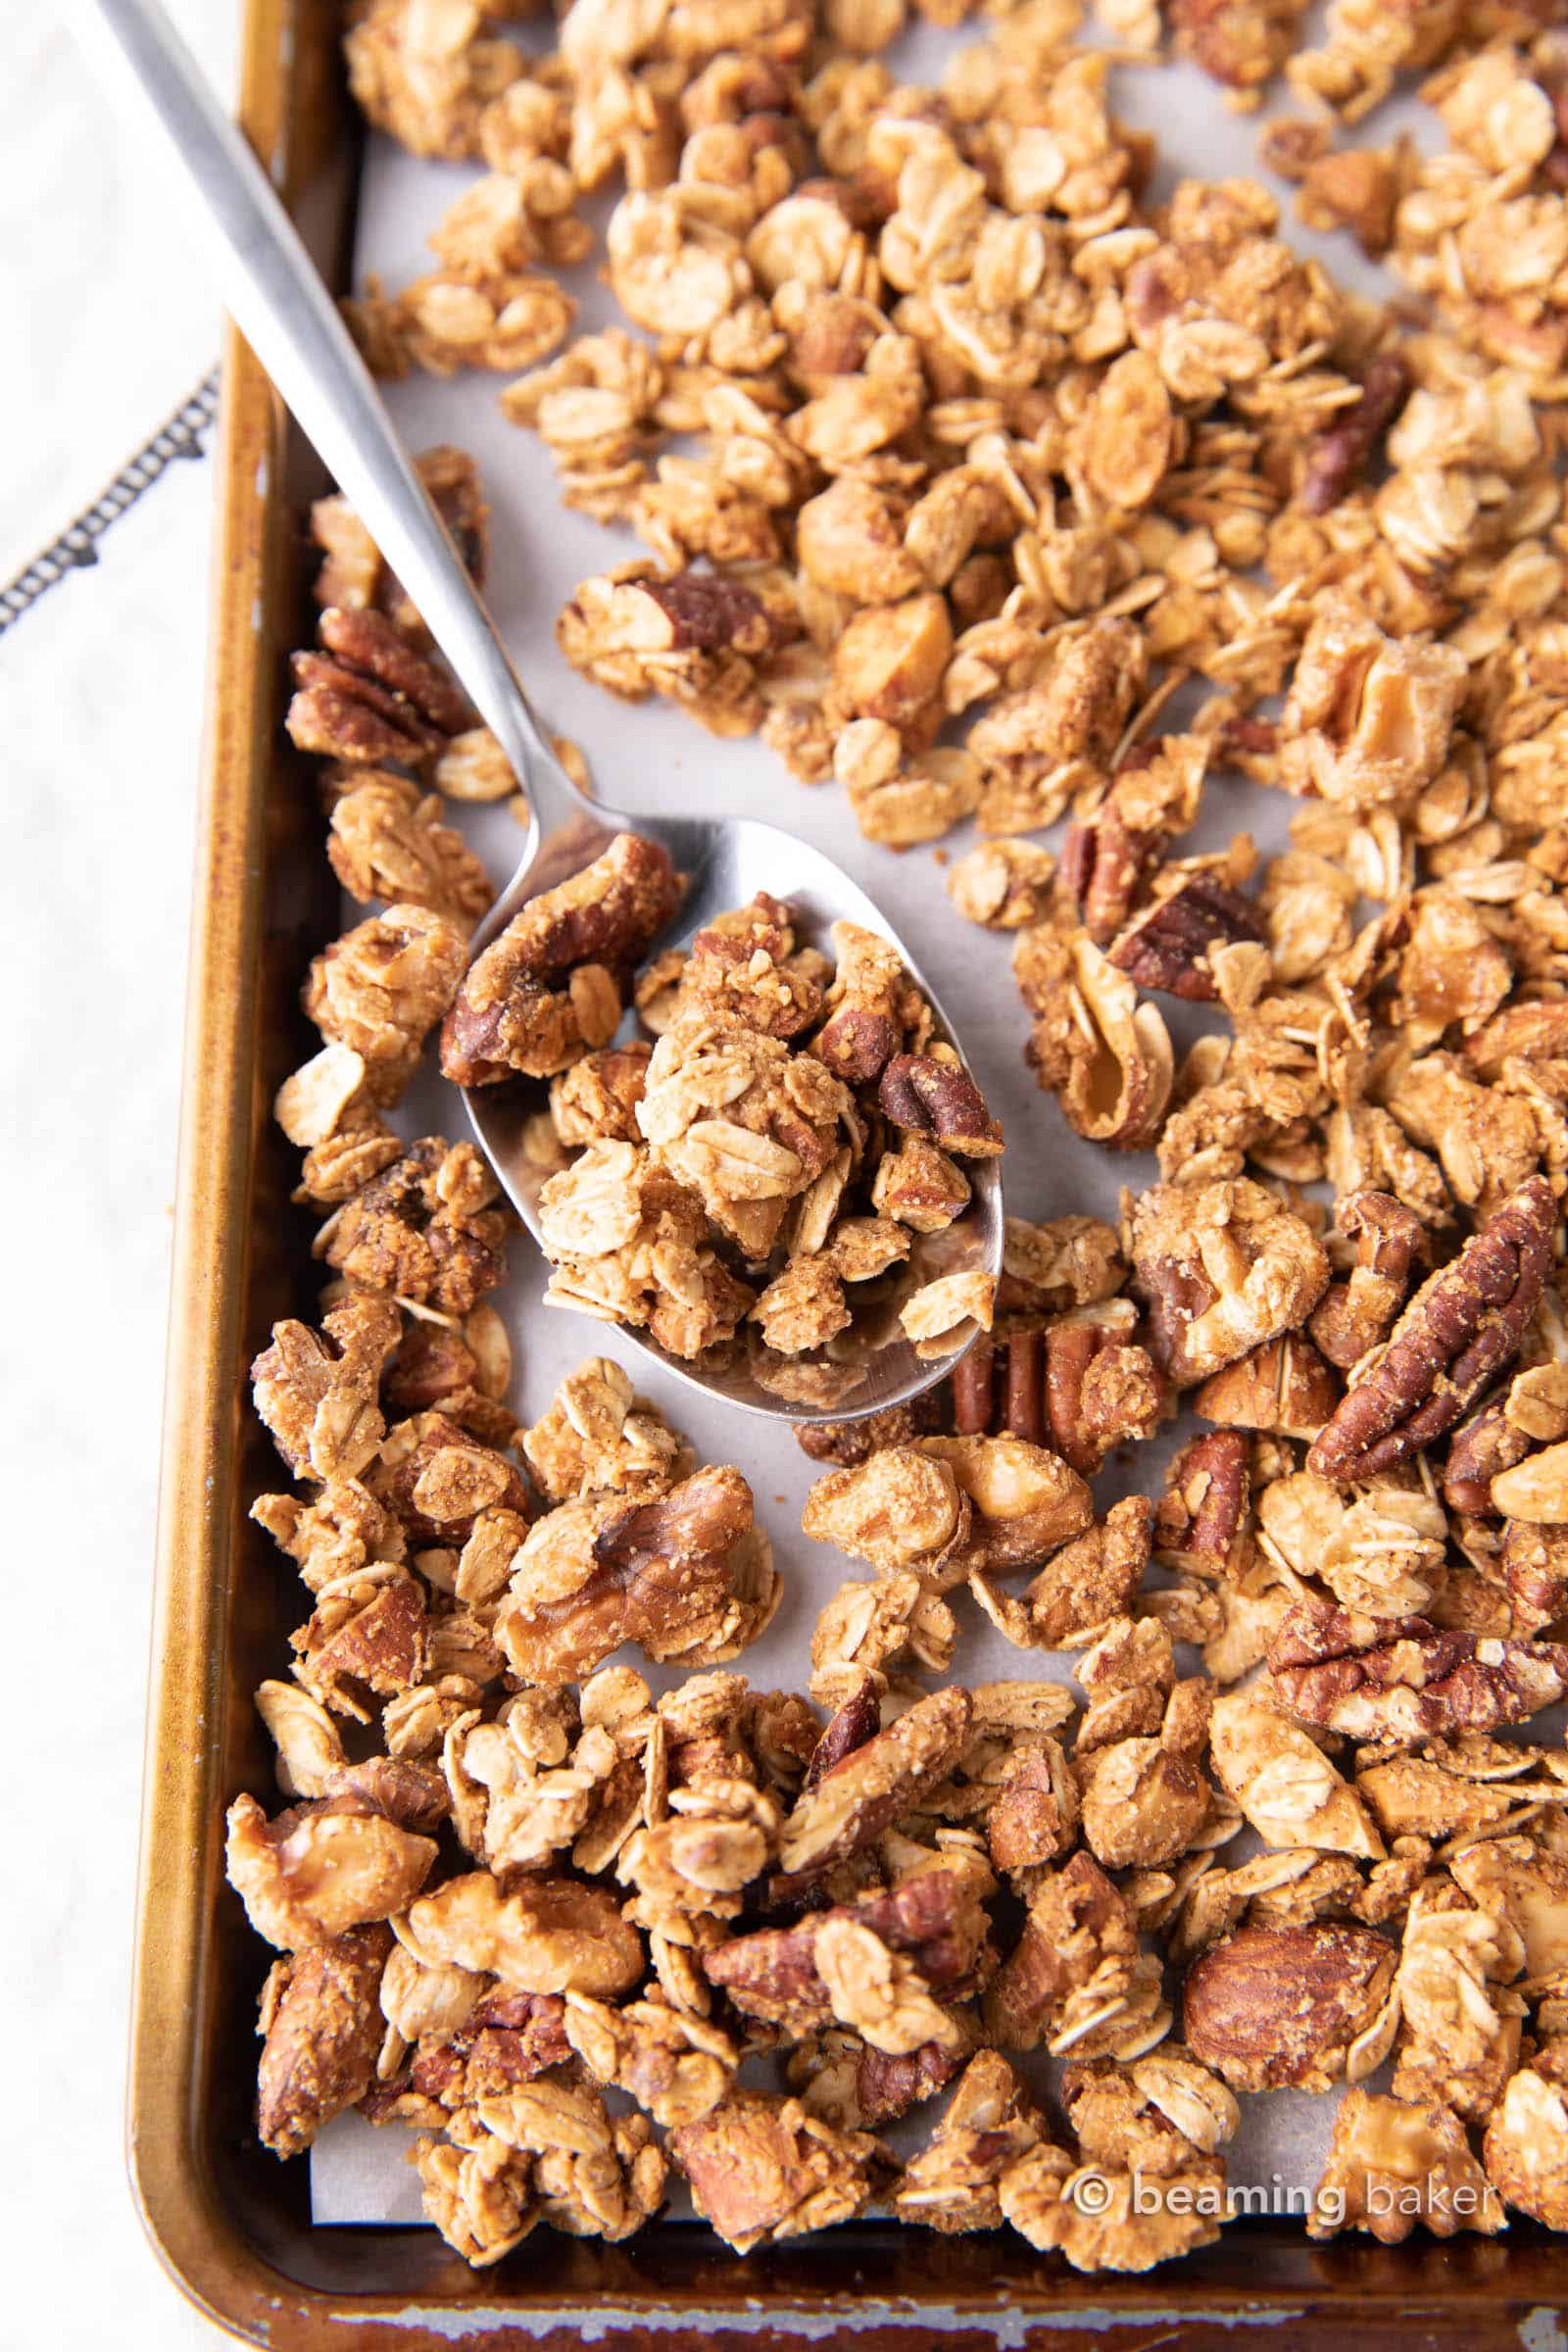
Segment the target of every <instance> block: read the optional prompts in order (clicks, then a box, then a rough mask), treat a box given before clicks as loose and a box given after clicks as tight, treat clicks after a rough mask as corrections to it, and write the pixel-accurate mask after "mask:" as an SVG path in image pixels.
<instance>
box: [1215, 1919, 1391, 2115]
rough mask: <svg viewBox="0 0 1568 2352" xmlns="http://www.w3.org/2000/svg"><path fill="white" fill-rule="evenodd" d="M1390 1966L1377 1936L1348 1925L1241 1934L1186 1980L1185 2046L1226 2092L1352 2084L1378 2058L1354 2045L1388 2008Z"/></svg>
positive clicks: (1381, 1939)
mask: <svg viewBox="0 0 1568 2352" xmlns="http://www.w3.org/2000/svg"><path fill="white" fill-rule="evenodd" d="M1395 1961H1396V1953H1395V1949H1394V1946H1393V1945H1392V1944H1391V1943H1388V1942H1387V1941H1385V1939H1384V1937H1383V1936H1378V1935H1375V1934H1374V1933H1373V1932H1372V1930H1371V1929H1370V1928H1362V1927H1356V1926H1353V1925H1351V1924H1350V1923H1348V1922H1342V1921H1337V1920H1319V1921H1315V1922H1313V1923H1311V1924H1310V1925H1308V1926H1306V1927H1298V1928H1243V1929H1242V1931H1241V1932H1240V1934H1239V1935H1236V1936H1231V1937H1230V1938H1229V1940H1228V1941H1226V1942H1224V1943H1219V1944H1216V1945H1215V1946H1214V1948H1213V1950H1212V1951H1209V1952H1205V1953H1204V1954H1203V1956H1202V1958H1201V1960H1199V1961H1197V1962H1196V1963H1195V1965H1194V1966H1193V1968H1192V1969H1191V1970H1190V1971H1189V1972H1188V1977H1187V1987H1186V1992H1185V1994H1184V1997H1183V2019H1184V2027H1185V2034H1186V2040H1187V2046H1188V2048H1189V2049H1190V2050H1191V2051H1192V2053H1193V2056H1194V2057H1195V2058H1200V2059H1201V2060H1202V2062H1203V2064H1204V2065H1205V2066H1211V2067H1213V2068H1214V2070H1215V2071H1216V2073H1218V2074H1221V2075H1223V2076H1224V2078H1225V2080H1226V2082H1229V2083H1230V2085H1231V2087H1232V2088H1233V2089H1234V2090H1279V2089H1281V2088H1283V2087H1285V2086H1286V2085H1288V2084H1289V2085H1291V2086H1293V2087H1296V2088H1299V2089H1302V2090H1327V2089H1328V2088H1329V2087H1330V2085H1331V2084H1332V2083H1335V2082H1340V2081H1342V2080H1343V2079H1344V2078H1345V2076H1346V2074H1347V2073H1348V2072H1349V2073H1350V2075H1351V2079H1352V2080H1353V2079H1354V2077H1355V2076H1356V2075H1357V2074H1360V2073H1364V2072H1366V2071H1368V2066H1367V2063H1366V2061H1368V2060H1369V2062H1370V2064H1371V2065H1376V2064H1377V2063H1378V2061H1379V2060H1380V2059H1381V2057H1382V2056H1383V2054H1384V2052H1383V2050H1382V2049H1381V2048H1379V2049H1377V2050H1376V2051H1375V2054H1372V2053H1371V2052H1369V2051H1368V2050H1367V2049H1366V2047H1365V2046H1364V2045H1363V2046H1361V2047H1355V2046H1353V2045H1357V2044H1361V2043H1362V2037H1363V2036H1364V2035H1365V2034H1367V2033H1368V2030H1369V2029H1370V2028H1371V2027H1373V2026H1374V2025H1375V2024H1376V2023H1377V2022H1378V2020H1379V2018H1380V2016H1381V2015H1382V2014H1383V2013H1384V2012H1385V2011H1386V2010H1387V2008H1388V1996H1389V1990H1390V1987H1391V1985H1392V1984H1393V1982H1394V1970H1395ZM1391 2022H1392V2021H1391Z"/></svg>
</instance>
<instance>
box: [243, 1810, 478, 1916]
mask: <svg viewBox="0 0 1568 2352" xmlns="http://www.w3.org/2000/svg"><path fill="white" fill-rule="evenodd" d="M435 1852H436V1849H435V1841H434V1839H433V1838H419V1837H416V1836H414V1835H413V1834H412V1833H411V1832H410V1831H408V1830H405V1829H401V1828H400V1827H399V1826H398V1824H397V1823H396V1822H395V1821H390V1820H388V1819H387V1817H386V1815H385V1814H384V1813H381V1812H379V1811H378V1810H377V1809H376V1808H375V1807H374V1806H372V1805H370V1804H369V1803H368V1802H367V1801H366V1800H364V1799H363V1798H358V1797H353V1796H336V1797H327V1798H325V1799H323V1800H322V1801H321V1802H320V1803H319V1804H305V1805H295V1806H292V1807H291V1808H290V1810H289V1811H288V1812H286V1813H279V1814H278V1815H277V1816H276V1817H275V1819H273V1820H272V1821H269V1820H268V1819H267V1816H266V1814H265V1813H264V1812H263V1811H262V1808H261V1806H260V1805H259V1804H258V1803H257V1802H256V1799H255V1797H253V1796H246V1795H241V1796H236V1797H235V1799H234V1802H233V1803H232V1804H231V1805H230V1806H229V1808H228V1847H227V1868H228V1878H229V1884H230V1886H231V1887H233V1888H234V1890H235V1892H236V1893H237V1894H238V1895H239V1897H240V1899H241V1901H242V1902H243V1903H244V1905H245V1909H246V1912H247V1914H248V1915H249V1918H250V1922H251V1925H252V1927H253V1928H254V1929H255V1930H256V1932H257V1934H258V1935H259V1936H266V1937H267V1940H268V1942H269V1943H275V1944H277V1945H278V1946H279V1947H280V1948H281V1949H282V1950H283V1951H298V1950H300V1949H301V1948H302V1947H303V1946H305V1945H309V1944H316V1943H330V1942H332V1941H333V1939H334V1938H335V1937H337V1936H346V1935H347V1934H348V1933H349V1931H350V1930H351V1929H353V1928H361V1927H365V1926H366V1925H368V1923H370V1922H371V1921H374V1920H378V1919H390V1918H391V1917H392V1916H393V1914H394V1913H395V1912H398V1911H402V1910H404V1909H405V1908H406V1907H407V1905H408V1904H409V1902H410V1901H411V1900H412V1898H413V1897H414V1896H415V1895H416V1894H417V1892H418V1890H419V1888H420V1887H422V1886H423V1884H424V1882H425V1879H426V1878H427V1877H428V1875H429V1871H430V1865H431V1864H432V1863H433V1862H434V1860H435Z"/></svg>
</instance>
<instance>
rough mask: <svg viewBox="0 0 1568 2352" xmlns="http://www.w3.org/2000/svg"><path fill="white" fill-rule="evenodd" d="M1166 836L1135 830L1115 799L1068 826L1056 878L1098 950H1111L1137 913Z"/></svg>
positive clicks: (1063, 838)
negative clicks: (1126, 822)
mask: <svg viewBox="0 0 1568 2352" xmlns="http://www.w3.org/2000/svg"><path fill="white" fill-rule="evenodd" d="M1164 839H1165V837H1164V835H1163V834H1161V833H1148V832H1143V831H1138V832H1135V831H1133V830H1132V829H1131V828H1130V827H1129V826H1128V825H1126V824H1124V823H1123V822H1122V818H1121V815H1120V812H1119V810H1118V809H1117V808H1116V804H1115V802H1114V801H1106V802H1105V803H1104V805H1103V808H1101V809H1097V810H1096V812H1095V814H1094V815H1093V816H1091V817H1086V818H1084V819H1083V820H1082V821H1081V822H1080V823H1077V824H1072V825H1069V826H1068V827H1067V830H1066V833H1065V834H1064V835H1063V837H1062V844H1061V862H1060V864H1059V865H1058V867H1057V869H1056V878H1057V880H1058V881H1059V882H1060V884H1061V886H1062V888H1063V889H1064V890H1065V891H1067V892H1068V894H1069V895H1070V896H1071V898H1072V899H1073V900H1074V902H1075V903H1076V905H1077V907H1078V911H1079V913H1080V914H1081V915H1082V916H1083V920H1084V928H1085V929H1086V930H1087V931H1088V933H1089V936H1090V938H1091V939H1092V940H1093V941H1094V943H1095V945H1096V947H1097V948H1108V947H1109V945H1110V943H1111V941H1112V940H1113V939H1114V938H1115V936H1116V934H1117V932H1118V931H1120V929H1121V928H1122V925H1123V924H1124V923H1125V922H1126V921H1127V918H1128V916H1129V915H1130V914H1131V913H1132V910H1133V908H1134V907H1135V906H1136V905H1137V903H1138V899H1139V896H1140V894H1141V892H1142V890H1143V887H1144V884H1145V882H1146V881H1147V879H1148V877H1149V872H1150V869H1151V867H1152V866H1153V865H1154V864H1155V863H1156V862H1157V860H1158V858H1159V854H1160V851H1161V849H1162V848H1163V846H1164Z"/></svg>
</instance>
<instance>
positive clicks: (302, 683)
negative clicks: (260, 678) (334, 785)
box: [285, 605, 473, 767]
mask: <svg viewBox="0 0 1568 2352" xmlns="http://www.w3.org/2000/svg"><path fill="white" fill-rule="evenodd" d="M319 636H320V640H321V643H322V645H323V646H324V647H325V648H326V652H325V653H321V654H296V655H295V657H294V677H295V682H296V686H297V689H298V691H297V692H296V694H295V696H294V699H293V701H292V702H291V703H290V705H289V708H288V717H287V720H286V722H285V723H286V725H287V727H288V731H289V734H290V736H291V737H292V738H293V740H294V742H295V743H296V744H298V746H299V748H300V750H301V751H302V752H319V753H322V754H324V755H325V756H327V757H328V758H330V759H334V760H353V761H355V762H358V763H365V764H368V765H377V764H379V763H381V762H383V761H386V760H392V761H396V762H400V763H401V764H403V765H405V766H410V767H419V766H422V765H423V764H424V762H425V761H426V760H430V759H431V758H433V757H434V755H435V754H436V753H437V752H439V751H440V750H442V748H443V747H444V746H445V744H446V743H447V741H448V740H449V738H450V737H452V736H454V735H460V734H462V732H463V731H464V729H465V728H466V727H469V726H471V725H472V724H473V712H472V711H471V709H470V708H469V705H468V700H467V697H466V695H465V694H464V693H463V691H462V689H461V688H460V687H458V686H456V685H455V684H454V683H453V681H452V679H451V678H450V677H449V676H448V675H447V674H446V672H445V671H444V670H443V669H442V668H441V667H440V666H439V664H438V663H437V662H435V661H434V660H433V659H432V658H431V657H430V656H429V655H427V654H423V653H421V652H420V651H419V649H418V647H417V646H416V645H414V644H411V642H410V640H409V639H408V638H407V637H405V636H404V634H403V632H402V630H401V629H398V628H394V626H393V624H392V623H391V621H389V620H388V619H387V618H386V617H385V615H384V614H382V613H375V612H369V611H360V612H345V611H343V610H342V609H341V608H339V607H338V606H336V605H330V606H328V608H327V610H326V611H325V612H324V613H322V614H321V617H320V622H319Z"/></svg>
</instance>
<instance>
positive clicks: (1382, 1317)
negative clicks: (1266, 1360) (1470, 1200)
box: [1307, 1192, 1426, 1372]
mask: <svg viewBox="0 0 1568 2352" xmlns="http://www.w3.org/2000/svg"><path fill="white" fill-rule="evenodd" d="M1334 1221H1335V1223H1336V1224H1337V1225H1338V1227H1339V1229H1340V1231H1341V1233H1343V1234H1348V1235H1352V1236H1353V1237H1354V1239H1355V1244H1356V1262H1355V1266H1354V1268H1353V1270H1352V1272H1351V1274H1350V1276H1349V1279H1348V1281H1346V1282H1336V1283H1334V1284H1332V1285H1331V1286H1330V1288H1329V1289H1328V1290H1327V1291H1326V1292H1325V1294H1324V1296H1323V1299H1322V1302H1321V1304H1320V1305H1319V1306H1317V1307H1316V1308H1315V1309H1314V1311H1313V1314H1312V1317H1311V1320H1310V1322H1309V1324H1308V1326H1307V1328H1308V1329H1309V1330H1310V1332H1311V1334H1312V1337H1313V1339H1314V1340H1315V1341H1316V1342H1317V1344H1318V1346H1319V1348H1321V1349H1322V1350H1323V1353H1324V1354H1325V1355H1326V1356H1327V1357H1328V1359H1329V1362H1330V1363H1331V1364H1338V1366H1339V1368H1340V1370H1341V1371H1342V1372H1348V1371H1349V1369H1350V1367H1351V1365H1352V1364H1357V1363H1359V1362H1360V1360H1361V1358H1362V1356H1363V1355H1365V1354H1366V1353H1367V1352H1368V1350H1369V1349H1370V1348H1376V1347H1378V1346H1380V1345H1381V1343H1382V1342H1383V1341H1384V1340H1386V1339H1387V1337H1388V1335H1389V1332H1390V1331H1391V1329H1392V1328H1393V1326H1394V1323H1395V1320H1396V1318H1397V1315H1398V1312H1399V1309H1400V1307H1401V1306H1402V1305H1403V1303H1404V1296H1405V1293H1406V1291H1407V1290H1408V1289H1409V1287H1410V1275H1411V1272H1412V1270H1413V1269H1414V1267H1415V1265H1416V1264H1417V1262H1418V1260H1419V1258H1420V1256H1421V1254H1422V1252H1423V1250H1424V1249H1425V1247H1426V1227H1425V1226H1424V1225H1423V1224H1422V1222H1421V1220H1420V1218H1419V1217H1418V1216H1417V1215H1416V1213H1415V1211H1414V1209H1413V1208H1406V1206H1405V1205H1404V1202H1403V1201H1397V1200H1396V1199H1395V1198H1394V1195H1393V1194H1392V1193H1374V1192H1360V1193H1350V1194H1348V1196H1347V1198H1346V1199H1345V1200H1343V1201H1340V1203H1339V1205H1338V1207H1337V1209H1336V1211H1335V1220H1334Z"/></svg>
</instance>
